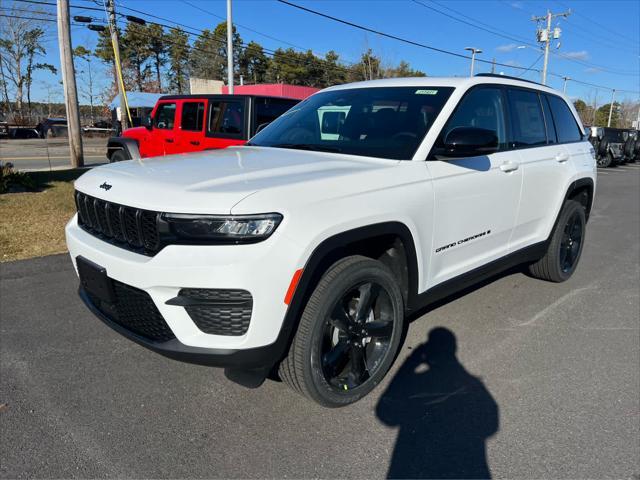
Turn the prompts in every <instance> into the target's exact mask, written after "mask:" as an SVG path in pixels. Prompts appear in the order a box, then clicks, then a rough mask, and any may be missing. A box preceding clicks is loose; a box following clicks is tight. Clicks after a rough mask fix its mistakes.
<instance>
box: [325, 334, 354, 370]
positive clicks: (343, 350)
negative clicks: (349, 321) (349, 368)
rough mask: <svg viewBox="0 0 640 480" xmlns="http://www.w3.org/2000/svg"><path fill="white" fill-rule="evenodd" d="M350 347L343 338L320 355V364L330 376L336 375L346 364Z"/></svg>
mask: <svg viewBox="0 0 640 480" xmlns="http://www.w3.org/2000/svg"><path fill="white" fill-rule="evenodd" d="M350 347H351V345H349V342H347V341H346V340H343V341H341V342H340V343H338V344H337V345H335V346H334V347H333V348H332V349H331V350H329V351H328V352H327V353H325V354H324V355H323V356H322V365H323V367H324V369H325V372H326V373H327V374H328V375H329V376H330V377H335V376H337V375H338V374H339V373H340V372H341V371H342V370H343V369H344V367H345V366H346V365H347V362H348V361H349V350H350Z"/></svg>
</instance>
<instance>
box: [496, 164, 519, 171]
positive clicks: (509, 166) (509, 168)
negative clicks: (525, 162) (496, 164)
mask: <svg viewBox="0 0 640 480" xmlns="http://www.w3.org/2000/svg"><path fill="white" fill-rule="evenodd" d="M518 168H520V165H519V164H517V163H514V162H504V163H503V164H502V165H500V170H502V171H503V172H513V171H515V170H517V169H518Z"/></svg>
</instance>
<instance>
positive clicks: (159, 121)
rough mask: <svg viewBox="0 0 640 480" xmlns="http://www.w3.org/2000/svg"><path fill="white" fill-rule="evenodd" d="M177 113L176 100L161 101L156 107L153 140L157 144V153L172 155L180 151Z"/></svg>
mask: <svg viewBox="0 0 640 480" xmlns="http://www.w3.org/2000/svg"><path fill="white" fill-rule="evenodd" d="M176 113H177V103H176V102H172V101H165V102H160V103H158V106H157V107H156V113H155V115H154V117H153V137H154V139H153V140H154V141H155V142H156V145H157V147H156V151H157V153H156V155H170V154H172V153H176V152H177V151H178V148H177V144H176V136H177V135H176V133H177V126H176Z"/></svg>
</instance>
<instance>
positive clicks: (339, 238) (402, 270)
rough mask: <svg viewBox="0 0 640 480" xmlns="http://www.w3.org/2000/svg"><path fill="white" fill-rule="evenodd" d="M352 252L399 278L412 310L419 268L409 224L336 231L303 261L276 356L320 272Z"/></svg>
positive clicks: (289, 336)
mask: <svg viewBox="0 0 640 480" xmlns="http://www.w3.org/2000/svg"><path fill="white" fill-rule="evenodd" d="M386 247H388V248H386ZM375 253H378V254H379V255H378V256H376V255H375ZM355 254H360V255H365V256H369V257H371V258H376V259H378V260H380V261H382V262H383V263H384V264H386V265H387V266H389V268H391V270H392V271H393V272H394V275H396V277H398V278H399V281H400V285H401V290H402V292H403V298H404V301H405V311H406V312H409V311H411V310H413V307H414V306H415V305H416V304H417V296H418V276H419V269H418V257H417V253H416V246H415V241H414V238H413V235H412V233H411V230H410V229H409V227H407V226H406V225H405V224H404V223H401V222H396V221H390V222H383V223H376V224H372V225H366V226H362V227H357V228H354V229H351V230H347V231H344V232H340V233H338V234H335V235H333V236H330V237H328V238H326V239H324V240H323V241H322V242H320V243H319V244H318V245H317V246H316V247H315V248H314V249H313V251H312V253H311V255H310V256H309V257H308V259H307V261H306V263H305V266H304V268H303V270H302V275H301V277H300V279H299V281H298V284H297V286H296V288H295V292H294V294H293V296H292V298H291V302H290V304H289V307H288V308H287V312H286V314H285V318H284V321H283V324H282V327H281V329H280V333H279V334H278V338H277V340H276V343H277V344H278V346H279V350H280V352H281V355H280V358H283V357H284V356H285V355H286V353H287V351H288V349H289V345H290V343H291V340H292V338H293V335H294V334H295V331H296V329H297V326H298V322H299V320H300V315H301V314H302V311H303V309H304V307H305V305H306V303H307V300H308V299H309V296H310V295H311V293H312V292H313V289H314V288H315V286H316V285H317V283H318V281H319V280H320V278H321V277H322V275H323V274H324V272H326V270H327V269H328V268H329V267H330V266H331V265H332V264H333V263H335V262H336V261H337V260H339V259H340V258H344V257H346V256H349V255H355Z"/></svg>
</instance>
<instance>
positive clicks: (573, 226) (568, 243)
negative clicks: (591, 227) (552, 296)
mask: <svg viewBox="0 0 640 480" xmlns="http://www.w3.org/2000/svg"><path fill="white" fill-rule="evenodd" d="M583 218H584V217H582V216H580V214H579V213H578V212H577V211H575V212H573V214H572V215H571V216H570V217H569V220H568V221H567V223H566V225H565V227H564V234H563V236H562V241H561V242H560V256H559V258H560V268H561V269H562V271H563V272H564V273H570V272H571V271H572V270H573V268H574V267H575V265H576V260H577V259H578V256H579V254H580V250H581V249H582V239H583V235H584V224H583Z"/></svg>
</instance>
